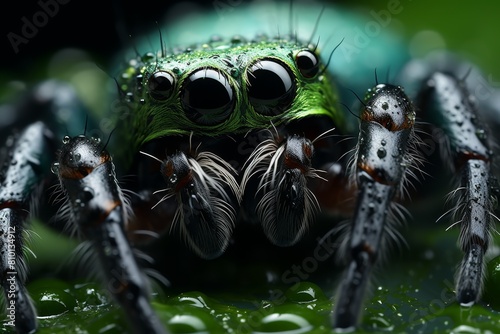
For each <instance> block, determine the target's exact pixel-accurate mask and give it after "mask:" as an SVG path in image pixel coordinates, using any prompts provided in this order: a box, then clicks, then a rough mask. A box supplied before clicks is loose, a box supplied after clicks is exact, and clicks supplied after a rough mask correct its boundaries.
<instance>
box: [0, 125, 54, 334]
mask: <svg viewBox="0 0 500 334" xmlns="http://www.w3.org/2000/svg"><path fill="white" fill-rule="evenodd" d="M48 134H49V132H48V130H47V128H46V127H45V125H44V123H42V122H35V123H33V124H31V125H29V126H27V127H26V128H25V129H24V130H23V131H22V132H21V133H19V134H18V135H17V136H15V138H12V139H10V140H8V141H7V148H6V151H5V152H4V153H5V154H4V155H3V157H2V158H3V165H2V167H1V174H0V175H1V176H0V178H1V181H2V184H1V188H0V231H1V235H0V254H1V256H0V270H1V273H2V281H1V282H2V286H3V288H4V292H5V297H6V304H7V319H10V320H11V321H10V322H9V324H10V325H15V327H16V330H17V331H18V332H20V333H31V332H34V331H35V330H36V327H37V321H36V311H35V309H34V306H33V303H32V301H31V299H30V297H29V295H28V293H27V291H26V289H25V287H24V282H25V279H26V268H25V264H24V259H23V258H24V255H23V247H24V238H23V237H24V235H23V230H24V229H25V228H26V226H25V223H26V220H27V218H28V213H29V212H30V206H31V203H30V199H31V195H32V193H33V191H34V189H35V188H36V187H37V186H38V184H39V183H40V180H41V178H42V177H43V176H44V175H45V174H46V173H47V172H48V170H47V171H46V170H44V169H48V167H47V166H50V163H48V162H47V161H45V160H47V159H50V155H51V154H50V153H51V149H50V147H49V146H50V145H49V144H50V139H49V138H48V137H47V136H48Z"/></svg>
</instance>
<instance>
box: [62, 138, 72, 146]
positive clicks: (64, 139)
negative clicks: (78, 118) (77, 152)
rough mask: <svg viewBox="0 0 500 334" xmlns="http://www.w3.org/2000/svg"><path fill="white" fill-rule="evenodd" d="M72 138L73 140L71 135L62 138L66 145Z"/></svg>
mask: <svg viewBox="0 0 500 334" xmlns="http://www.w3.org/2000/svg"><path fill="white" fill-rule="evenodd" d="M70 140H71V137H70V136H64V137H63V140H62V143H63V144H65V145H66V144H68V143H69V141H70Z"/></svg>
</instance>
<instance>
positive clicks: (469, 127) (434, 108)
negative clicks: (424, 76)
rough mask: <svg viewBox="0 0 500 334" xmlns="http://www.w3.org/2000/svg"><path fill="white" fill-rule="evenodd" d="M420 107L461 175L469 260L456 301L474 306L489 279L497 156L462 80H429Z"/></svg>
mask: <svg viewBox="0 0 500 334" xmlns="http://www.w3.org/2000/svg"><path fill="white" fill-rule="evenodd" d="M420 102H421V108H422V109H423V110H425V111H426V113H427V115H428V116H429V118H430V121H431V122H432V123H433V124H435V125H438V126H439V127H441V129H442V130H443V131H444V134H445V136H446V137H447V142H448V143H449V150H447V151H449V152H450V153H451V157H448V156H445V157H443V160H448V161H450V162H451V163H448V167H449V168H450V169H451V170H452V171H457V172H458V173H460V175H461V179H460V188H459V189H460V191H458V192H457V193H458V194H459V195H458V197H457V203H458V204H457V207H456V210H455V219H458V220H459V221H460V227H461V231H460V238H459V247H460V248H461V250H462V251H463V252H464V257H463V260H462V263H461V265H460V268H459V270H458V274H457V278H456V294H457V300H458V302H459V303H460V304H462V305H472V304H474V302H476V301H477V300H478V299H479V297H480V295H481V289H482V285H483V279H484V273H483V271H484V263H483V262H484V261H483V260H484V259H483V257H484V254H485V252H486V250H487V249H488V244H489V241H490V240H489V239H490V230H491V227H492V222H491V216H490V215H491V213H492V211H493V208H492V203H491V198H492V196H493V195H494V194H493V191H492V189H494V187H495V186H496V184H495V182H496V181H495V179H494V178H493V177H492V174H491V173H492V172H491V170H490V168H491V165H492V151H491V149H490V145H489V143H488V137H487V133H486V127H485V125H484V124H483V123H482V122H481V119H480V118H479V115H478V112H477V110H476V107H475V105H474V104H473V102H472V101H471V99H470V94H469V91H468V89H467V88H466V86H465V82H464V81H463V80H460V79H457V78H456V77H455V76H454V75H453V74H448V73H444V72H436V73H434V74H432V75H431V76H430V77H429V79H428V80H427V81H426V83H425V86H424V89H423V91H422V93H421V96H420Z"/></svg>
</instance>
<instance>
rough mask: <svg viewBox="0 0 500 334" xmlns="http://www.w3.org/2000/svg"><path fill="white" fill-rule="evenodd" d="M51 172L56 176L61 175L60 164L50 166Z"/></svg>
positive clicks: (55, 163)
mask: <svg viewBox="0 0 500 334" xmlns="http://www.w3.org/2000/svg"><path fill="white" fill-rule="evenodd" d="M50 171H51V172H52V173H54V174H59V163H58V162H54V163H53V164H52V166H50Z"/></svg>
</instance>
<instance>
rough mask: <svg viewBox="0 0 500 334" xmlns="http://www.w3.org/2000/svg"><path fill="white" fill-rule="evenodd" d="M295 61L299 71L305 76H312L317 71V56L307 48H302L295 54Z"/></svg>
mask: <svg viewBox="0 0 500 334" xmlns="http://www.w3.org/2000/svg"><path fill="white" fill-rule="evenodd" d="M295 63H296V64H297V67H298V69H299V71H300V73H301V74H302V75H303V76H304V77H306V78H312V77H314V76H315V75H316V74H318V71H319V60H318V57H317V56H316V55H315V54H314V52H311V51H309V50H302V51H299V52H298V53H297V55H296V56H295Z"/></svg>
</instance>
